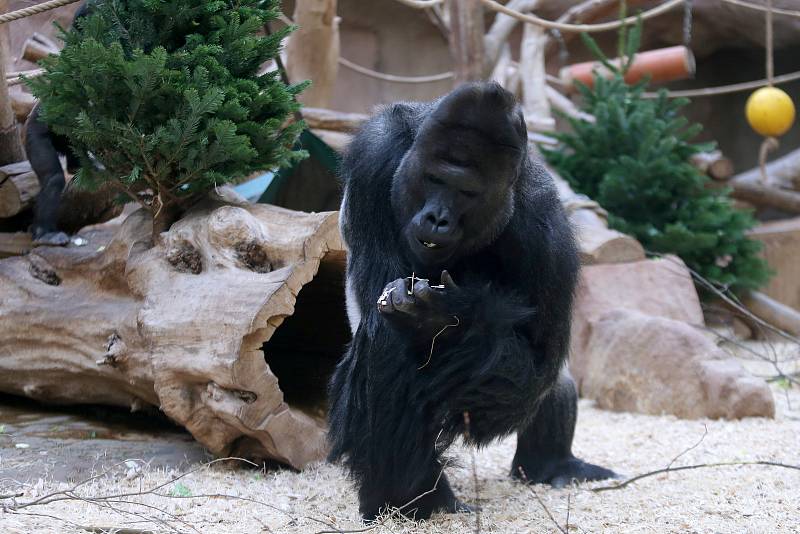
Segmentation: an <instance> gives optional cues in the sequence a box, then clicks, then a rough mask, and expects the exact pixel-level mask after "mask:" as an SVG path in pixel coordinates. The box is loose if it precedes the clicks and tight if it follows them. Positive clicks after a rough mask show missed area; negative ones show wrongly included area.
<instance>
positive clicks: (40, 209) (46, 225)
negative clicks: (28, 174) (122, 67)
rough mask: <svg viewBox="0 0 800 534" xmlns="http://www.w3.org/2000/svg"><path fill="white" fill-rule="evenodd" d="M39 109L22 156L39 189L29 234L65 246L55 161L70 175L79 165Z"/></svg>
mask: <svg viewBox="0 0 800 534" xmlns="http://www.w3.org/2000/svg"><path fill="white" fill-rule="evenodd" d="M89 4H90V2H85V3H84V4H83V5H82V6H81V7H80V8H78V10H77V11H76V12H75V17H74V18H73V20H72V24H73V25H74V24H75V21H76V20H78V19H79V18H81V17H85V16H86V15H87V14H88V12H89V9H90V5H89ZM39 106H40V105H39V103H37V104H36V105H35V106H34V108H33V110H32V111H31V113H30V114H29V115H28V119H27V120H26V121H25V153H26V155H27V157H28V161H30V164H31V168H32V169H33V171H34V172H35V173H36V177H37V178H38V180H39V184H40V186H41V190H40V192H39V194H38V196H37V197H36V207H35V209H34V216H33V223H32V224H31V228H30V231H31V233H32V234H33V239H34V241H35V242H36V243H37V244H51V245H65V244H67V242H68V241H69V238H68V237H67V235H66V234H64V233H62V232H59V231H58V211H59V207H60V206H61V194H62V193H63V191H64V186H65V185H66V179H65V178H64V170H63V169H62V168H61V161H60V160H59V159H58V157H59V154H63V155H64V156H66V159H67V170H69V172H70V173H74V172H76V171H77V170H78V168H79V161H78V157H77V156H76V155H75V154H74V153H73V152H72V149H71V148H70V146H69V140H68V139H67V138H66V137H64V136H63V135H57V134H55V133H54V132H52V131H50V128H49V127H48V126H47V124H45V123H44V122H43V121H42V120H41V119H40V118H39V113H40V109H39Z"/></svg>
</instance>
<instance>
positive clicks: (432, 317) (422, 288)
mask: <svg viewBox="0 0 800 534" xmlns="http://www.w3.org/2000/svg"><path fill="white" fill-rule="evenodd" d="M456 291H458V287H457V286H456V285H455V284H454V283H453V279H452V278H451V277H450V275H449V274H448V273H447V271H442V284H441V285H439V286H433V287H431V285H430V284H429V283H428V281H427V280H420V279H418V278H398V279H397V280H395V281H394V282H391V283H389V284H388V285H387V286H386V287H385V288H384V289H383V293H382V294H381V296H380V297H379V298H378V311H379V312H380V313H381V314H382V315H383V316H384V317H385V318H386V319H387V320H389V321H390V322H391V323H393V324H395V325H397V326H400V327H405V328H407V329H411V330H414V331H418V332H420V333H421V334H424V335H426V336H428V335H429V334H431V333H434V334H435V333H436V332H438V331H439V330H441V329H442V328H443V327H444V326H446V325H448V324H450V323H452V322H453V314H452V313H451V311H450V308H451V306H449V305H448V303H449V302H450V301H451V300H452V298H453V295H454V294H455V292H456Z"/></svg>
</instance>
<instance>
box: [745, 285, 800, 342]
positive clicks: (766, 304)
mask: <svg viewBox="0 0 800 534" xmlns="http://www.w3.org/2000/svg"><path fill="white" fill-rule="evenodd" d="M742 304H744V306H745V308H747V309H748V310H749V311H750V312H751V313H752V314H753V315H755V316H756V317H758V318H759V319H761V320H763V321H765V322H767V323H769V324H771V325H772V326H775V327H777V328H779V329H781V330H783V331H784V332H787V333H789V334H792V335H793V336H800V311H797V310H796V309H794V308H791V307H789V306H787V305H786V304H781V303H780V302H778V301H777V300H775V299H773V298H771V297H768V296H767V295H765V294H764V293H761V292H760V291H751V292H750V293H748V294H747V295H746V296H745V297H744V298H743V299H742Z"/></svg>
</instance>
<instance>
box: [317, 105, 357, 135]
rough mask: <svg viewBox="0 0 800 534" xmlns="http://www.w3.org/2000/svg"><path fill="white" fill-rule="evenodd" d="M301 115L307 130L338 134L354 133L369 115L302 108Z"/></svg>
mask: <svg viewBox="0 0 800 534" xmlns="http://www.w3.org/2000/svg"><path fill="white" fill-rule="evenodd" d="M301 113H302V115H303V119H304V120H305V121H306V124H308V127H309V128H320V129H323V130H335V131H338V132H354V131H356V130H358V129H359V128H360V127H361V125H362V124H364V122H366V120H367V119H368V118H369V115H365V114H363V113H345V112H343V111H335V110H332V109H325V108H314V107H304V108H303V109H302V110H301Z"/></svg>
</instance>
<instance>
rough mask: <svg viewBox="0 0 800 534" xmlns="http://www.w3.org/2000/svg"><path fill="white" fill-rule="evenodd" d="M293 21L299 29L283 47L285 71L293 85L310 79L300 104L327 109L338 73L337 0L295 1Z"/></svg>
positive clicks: (301, 95) (301, 94)
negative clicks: (284, 49) (284, 51)
mask: <svg viewBox="0 0 800 534" xmlns="http://www.w3.org/2000/svg"><path fill="white" fill-rule="evenodd" d="M294 22H295V24H297V25H298V29H297V31H296V32H294V33H293V34H292V35H291V37H290V38H289V43H288V44H287V45H286V71H287V74H288V75H289V79H290V80H291V81H292V82H294V83H296V82H301V81H303V80H313V83H312V84H311V86H310V87H309V88H307V89H306V90H305V91H303V92H302V93H300V96H299V97H298V98H299V100H300V101H301V102H303V103H304V104H307V105H309V106H318V107H327V106H328V105H329V104H330V100H331V97H332V96H333V88H334V85H335V84H336V76H337V74H338V72H339V17H337V16H336V0H303V1H302V2H296V3H295V8H294Z"/></svg>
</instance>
